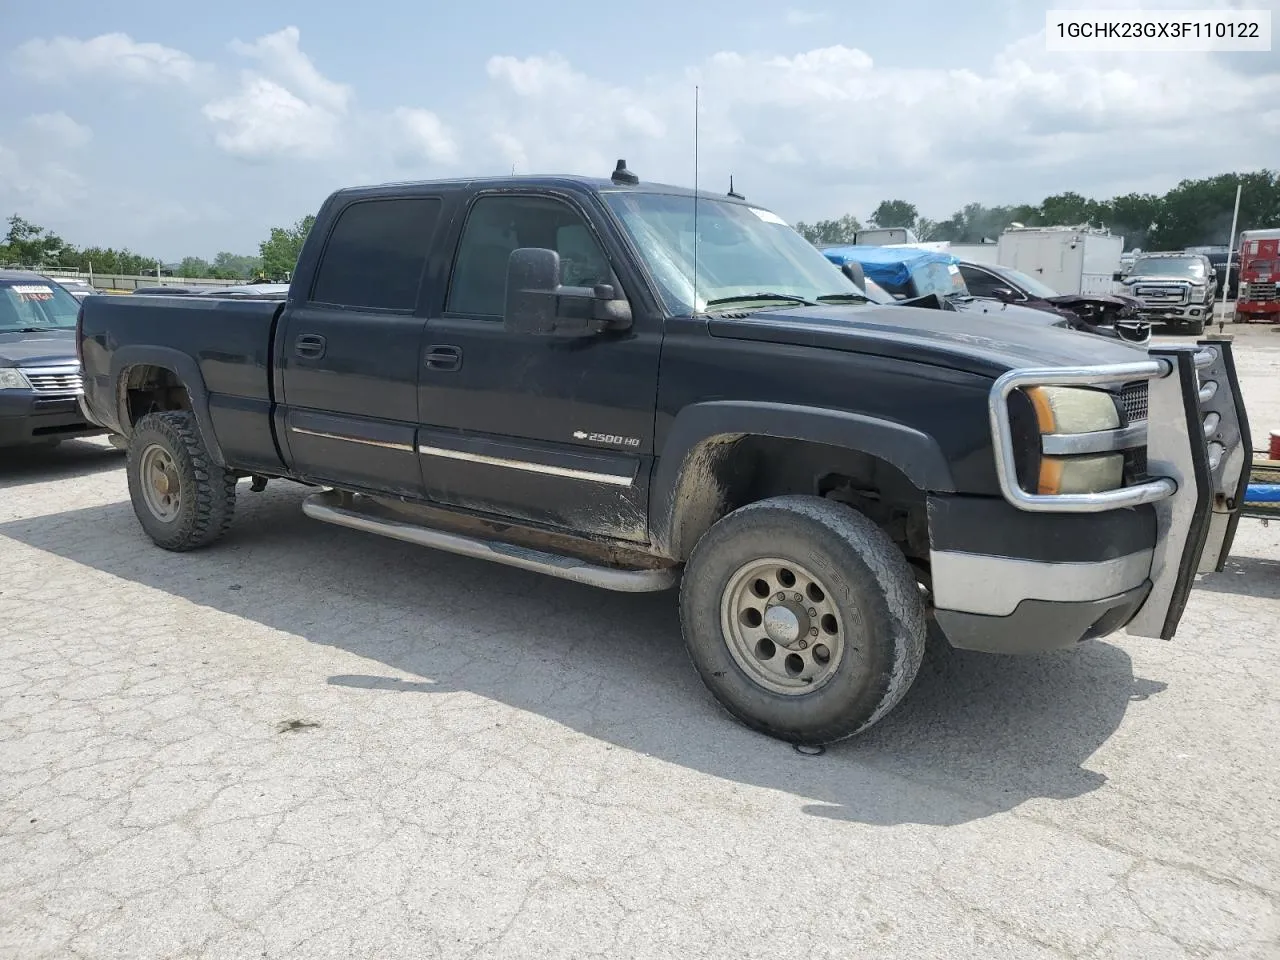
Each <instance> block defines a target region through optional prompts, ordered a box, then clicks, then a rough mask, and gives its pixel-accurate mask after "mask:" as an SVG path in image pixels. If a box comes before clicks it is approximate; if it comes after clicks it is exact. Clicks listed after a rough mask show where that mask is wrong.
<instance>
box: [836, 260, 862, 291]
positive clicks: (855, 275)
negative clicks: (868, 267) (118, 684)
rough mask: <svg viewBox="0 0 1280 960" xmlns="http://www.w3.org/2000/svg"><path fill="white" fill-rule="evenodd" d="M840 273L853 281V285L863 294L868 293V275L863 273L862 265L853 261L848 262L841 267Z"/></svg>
mask: <svg viewBox="0 0 1280 960" xmlns="http://www.w3.org/2000/svg"><path fill="white" fill-rule="evenodd" d="M840 272H841V273H843V274H844V275H845V276H846V277H848V278H849V279H850V280H852V281H853V285H854V286H855V287H857V288H858V289H859V290H861V291H862V292H863V293H866V292H867V280H866V274H864V273H863V271H862V264H860V263H856V262H854V261H853V260H846V261H845V262H844V263H842V264H841V265H840Z"/></svg>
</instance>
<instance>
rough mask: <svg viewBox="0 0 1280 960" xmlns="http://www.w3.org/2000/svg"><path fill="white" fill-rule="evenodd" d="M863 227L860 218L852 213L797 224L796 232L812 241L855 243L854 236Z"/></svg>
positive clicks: (816, 242) (817, 242) (814, 242)
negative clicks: (832, 218)
mask: <svg viewBox="0 0 1280 960" xmlns="http://www.w3.org/2000/svg"><path fill="white" fill-rule="evenodd" d="M861 229H862V224H861V223H859V222H858V218H857V217H855V216H854V215H853V214H851V213H846V214H845V215H844V216H843V217H837V218H836V219H834V220H818V221H817V222H816V223H804V222H803V221H800V222H798V223H797V224H796V232H797V233H799V234H800V236H802V237H804V238H805V239H806V240H808V241H809V242H810V243H813V244H819V243H853V240H854V236H855V234H857V232H858V231H859V230H861Z"/></svg>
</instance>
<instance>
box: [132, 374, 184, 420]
mask: <svg viewBox="0 0 1280 960" xmlns="http://www.w3.org/2000/svg"><path fill="white" fill-rule="evenodd" d="M120 394H121V396H120V400H121V408H122V409H123V410H124V412H125V416H126V419H127V420H128V423H129V426H130V427H132V426H133V425H134V424H136V423H137V422H138V421H139V420H141V419H142V418H143V417H145V416H146V415H147V414H148V413H158V412H161V411H165V410H190V409H191V395H190V394H188V393H187V388H186V385H185V384H184V383H183V382H182V381H181V380H180V379H179V378H178V375H177V374H176V373H174V372H173V371H172V370H170V369H168V368H167V367H157V366H152V365H150V364H139V365H137V366H134V367H130V368H129V369H128V370H126V371H125V373H124V376H122V377H121V378H120Z"/></svg>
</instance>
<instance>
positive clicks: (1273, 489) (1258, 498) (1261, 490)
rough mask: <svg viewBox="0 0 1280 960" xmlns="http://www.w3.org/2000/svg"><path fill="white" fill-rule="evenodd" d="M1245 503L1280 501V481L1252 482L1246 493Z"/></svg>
mask: <svg viewBox="0 0 1280 960" xmlns="http://www.w3.org/2000/svg"><path fill="white" fill-rule="evenodd" d="M1244 502H1245V503H1280V483H1251V484H1249V487H1248V489H1247V490H1246V491H1245V495H1244Z"/></svg>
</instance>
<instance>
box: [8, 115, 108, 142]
mask: <svg viewBox="0 0 1280 960" xmlns="http://www.w3.org/2000/svg"><path fill="white" fill-rule="evenodd" d="M25 123H26V126H27V128H28V129H29V130H31V131H32V133H34V134H35V136H36V137H37V138H38V139H40V140H42V141H45V142H46V143H48V144H49V145H50V146H52V147H54V148H58V147H61V148H65V149H70V150H74V149H76V148H78V147H83V146H84V145H85V144H86V143H88V142H89V141H90V140H92V139H93V131H92V130H90V129H89V128H88V127H86V126H85V125H84V124H82V123H77V122H76V121H75V120H73V119H71V118H70V117H69V116H67V115H66V114H65V113H63V112H62V111H61V110H59V111H58V112H57V113H37V114H33V115H32V116H30V117H27V119H26V121H25Z"/></svg>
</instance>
